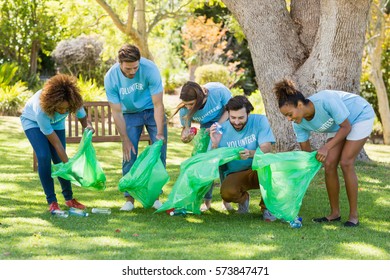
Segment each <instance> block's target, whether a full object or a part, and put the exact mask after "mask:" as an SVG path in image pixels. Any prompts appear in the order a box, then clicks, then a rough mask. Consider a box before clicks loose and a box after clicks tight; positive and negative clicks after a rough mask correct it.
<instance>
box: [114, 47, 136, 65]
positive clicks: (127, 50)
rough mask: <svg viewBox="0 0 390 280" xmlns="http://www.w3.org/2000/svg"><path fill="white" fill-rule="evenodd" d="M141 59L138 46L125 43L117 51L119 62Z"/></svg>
mask: <svg viewBox="0 0 390 280" xmlns="http://www.w3.org/2000/svg"><path fill="white" fill-rule="evenodd" d="M140 59H141V53H140V51H139V48H138V47H137V46H135V45H131V44H125V45H123V46H122V47H121V48H120V49H119V51H118V60H119V63H122V62H135V61H138V60H140Z"/></svg>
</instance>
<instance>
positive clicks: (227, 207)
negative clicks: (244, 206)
mask: <svg viewBox="0 0 390 280" xmlns="http://www.w3.org/2000/svg"><path fill="white" fill-rule="evenodd" d="M222 210H223V211H232V210H234V208H233V206H232V205H231V204H230V203H229V202H226V201H224V200H223V201H222Z"/></svg>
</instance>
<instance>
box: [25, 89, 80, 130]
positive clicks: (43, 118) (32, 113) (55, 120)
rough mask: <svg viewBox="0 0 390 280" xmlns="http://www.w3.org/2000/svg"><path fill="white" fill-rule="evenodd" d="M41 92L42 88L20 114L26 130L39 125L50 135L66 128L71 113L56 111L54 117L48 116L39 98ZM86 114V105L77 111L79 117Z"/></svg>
mask: <svg viewBox="0 0 390 280" xmlns="http://www.w3.org/2000/svg"><path fill="white" fill-rule="evenodd" d="M41 93H42V90H39V91H37V92H36V93H35V94H34V95H33V96H32V97H30V99H29V100H28V101H27V103H26V105H25V106H24V109H23V112H22V115H21V116H20V119H21V121H22V127H23V130H25V131H26V130H27V129H30V128H35V127H39V129H40V130H41V131H42V133H43V134H44V135H49V134H52V133H53V131H54V130H63V129H65V119H66V117H67V116H68V115H69V113H65V114H59V113H58V112H55V113H54V116H53V117H50V116H48V115H47V114H46V113H45V112H44V111H42V108H41V104H40V100H39V97H40V96H41ZM86 115H87V114H86V113H85V110H84V107H81V108H80V109H78V110H77V111H76V117H77V118H79V119H80V118H84V117H85V116H86Z"/></svg>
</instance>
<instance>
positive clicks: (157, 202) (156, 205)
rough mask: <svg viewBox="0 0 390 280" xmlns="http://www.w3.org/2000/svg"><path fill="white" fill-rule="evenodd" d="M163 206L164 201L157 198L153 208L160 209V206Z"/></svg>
mask: <svg viewBox="0 0 390 280" xmlns="http://www.w3.org/2000/svg"><path fill="white" fill-rule="evenodd" d="M161 206H162V203H161V201H160V200H156V201H155V202H154V203H153V208H154V209H156V210H157V209H158V208H160V207H161Z"/></svg>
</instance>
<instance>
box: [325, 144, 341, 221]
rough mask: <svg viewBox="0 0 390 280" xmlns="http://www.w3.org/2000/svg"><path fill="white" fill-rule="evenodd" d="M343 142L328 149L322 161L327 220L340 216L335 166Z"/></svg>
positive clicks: (338, 187) (337, 178)
mask: <svg viewBox="0 0 390 280" xmlns="http://www.w3.org/2000/svg"><path fill="white" fill-rule="evenodd" d="M344 143H345V141H343V142H341V143H339V144H337V145H336V146H334V147H333V148H332V149H331V150H329V152H328V155H327V157H326V160H325V163H324V166H325V184H326V190H327V192H328V198H329V204H330V214H329V215H328V216H327V217H326V218H327V219H328V220H333V219H336V218H338V217H340V204H339V194H340V182H339V176H338V172H337V166H338V163H339V161H340V157H341V151H342V149H343V146H344Z"/></svg>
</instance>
